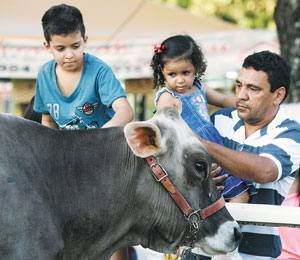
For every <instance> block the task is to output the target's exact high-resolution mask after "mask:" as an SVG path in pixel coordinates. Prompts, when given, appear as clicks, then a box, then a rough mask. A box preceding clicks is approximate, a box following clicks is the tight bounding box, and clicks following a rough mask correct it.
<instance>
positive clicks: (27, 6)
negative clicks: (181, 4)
mask: <svg viewBox="0 0 300 260" xmlns="http://www.w3.org/2000/svg"><path fill="white" fill-rule="evenodd" d="M64 2H65V3H67V4H70V5H74V6H76V7H78V8H79V9H80V10H81V12H82V14H83V18H84V22H85V25H86V32H87V35H88V36H89V40H88V44H87V51H88V52H91V53H93V54H94V55H96V56H99V57H100V58H102V59H103V60H105V61H106V62H107V63H108V64H109V65H111V66H112V67H113V69H114V70H115V73H116V74H117V76H118V77H119V78H122V79H126V78H145V77H146V78H147V77H148V78H149V77H151V72H150V67H149V62H150V58H151V55H152V51H153V49H152V46H153V45H154V44H155V43H157V42H160V41H161V40H163V39H164V38H165V37H168V36H170V35H174V34H178V33H187V34H190V35H192V36H196V35H199V34H203V33H204V34H206V33H211V32H220V31H226V30H232V29H235V28H236V27H235V26H234V25H232V24H229V23H226V22H223V21H221V20H219V19H217V18H213V17H200V16H195V15H192V14H191V13H189V12H188V11H186V10H183V9H180V8H176V7H170V6H166V5H162V4H159V3H157V2H154V1H148V0H122V1H120V0H109V1H107V0H66V1H64ZM60 3H61V1H57V0H39V1H32V0H29V1H23V0H10V1H3V2H2V3H1V8H0V24H1V25H2V26H1V27H0V78H1V77H2V78H3V77H5V78H7V77H8V78H35V77H36V75H37V71H38V69H39V67H40V65H41V64H43V63H44V62H45V61H47V60H48V59H50V58H51V56H50V55H49V53H48V52H46V51H45V50H44V49H43V47H42V42H43V40H44V39H43V32H42V26H41V17H42V15H43V14H44V12H45V11H46V10H47V9H48V8H49V7H51V6H52V5H55V4H60Z"/></svg>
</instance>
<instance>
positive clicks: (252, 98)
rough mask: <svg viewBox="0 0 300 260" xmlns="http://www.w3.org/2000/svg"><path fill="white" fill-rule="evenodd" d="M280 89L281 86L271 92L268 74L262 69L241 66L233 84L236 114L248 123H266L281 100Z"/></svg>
mask: <svg viewBox="0 0 300 260" xmlns="http://www.w3.org/2000/svg"><path fill="white" fill-rule="evenodd" d="M279 91H280V95H278V92H279ZM282 91H284V90H283V87H282V88H279V89H277V90H276V91H275V92H273V93H272V92H271V86H270V83H269V81H268V75H267V74H266V73H265V72H264V71H257V70H255V69H253V68H242V69H241V70H240V73H239V76H238V78H237V80H236V86H235V94H236V108H237V112H238V116H239V117H240V118H241V119H242V120H244V121H245V123H246V124H248V125H257V126H260V125H262V126H264V125H266V124H268V123H269V122H270V121H271V120H272V119H273V117H274V116H275V115H276V112H277V109H278V106H279V104H280V103H281V101H282V98H283V97H282V93H281V92H282ZM284 93H285V92H284Z"/></svg>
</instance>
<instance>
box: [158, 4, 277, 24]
mask: <svg viewBox="0 0 300 260" xmlns="http://www.w3.org/2000/svg"><path fill="white" fill-rule="evenodd" d="M160 2H165V3H170V4H176V5H178V6H180V7H182V8H185V9H188V10H190V11H191V12H192V13H194V14H196V15H197V14H198V15H207V16H211V15H213V16H217V17H219V18H221V19H223V20H225V21H227V22H231V23H235V24H238V25H240V26H241V27H245V28H274V27H275V24H274V20H273V13H274V8H275V4H276V0H263V1H262V0H209V1H208V0H160Z"/></svg>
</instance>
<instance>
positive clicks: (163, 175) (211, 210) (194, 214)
mask: <svg viewBox="0 0 300 260" xmlns="http://www.w3.org/2000/svg"><path fill="white" fill-rule="evenodd" d="M146 161H147V163H148V165H149V166H150V168H151V173H152V175H153V177H154V179H155V180H156V181H157V182H160V184H161V185H162V186H163V187H164V188H165V189H166V190H167V191H168V193H169V194H170V196H171V198H172V199H173V200H174V202H175V203H176V205H177V206H178V207H179V209H180V210H181V211H182V213H183V215H184V216H185V218H186V219H187V221H188V223H189V229H188V230H186V238H185V240H190V242H191V246H193V244H194V242H195V240H196V233H197V231H198V230H199V226H200V222H201V221H202V220H204V219H206V218H208V217H209V216H211V215H213V214H215V213H216V212H217V211H219V210H220V209H222V208H223V207H224V206H225V201H224V198H223V197H220V198H219V199H218V200H216V201H215V202H214V203H212V204H211V205H209V206H207V207H206V208H203V209H201V208H199V209H196V210H195V209H193V208H192V207H191V206H190V205H189V203H188V202H187V200H186V199H185V198H184V197H183V195H182V194H181V193H180V192H179V191H178V190H177V189H176V187H175V186H174V185H173V183H172V181H171V180H170V179H169V178H168V173H167V172H166V171H165V169H164V168H163V167H162V166H161V165H160V164H159V163H158V162H157V160H156V158H155V157H154V156H149V157H147V158H146Z"/></svg>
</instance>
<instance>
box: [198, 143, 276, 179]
mask: <svg viewBox="0 0 300 260" xmlns="http://www.w3.org/2000/svg"><path fill="white" fill-rule="evenodd" d="M200 140H201V142H203V143H204V145H205V146H206V148H207V150H208V153H209V154H210V155H211V156H212V158H213V160H215V161H216V162H217V163H218V164H219V165H220V166H221V167H222V168H223V169H225V170H227V171H229V172H230V173H232V174H233V175H235V176H239V177H241V178H243V179H247V180H253V181H256V182H259V183H266V182H271V181H274V180H276V178H277V176H278V169H277V166H276V164H275V163H274V162H273V161H272V160H271V159H269V158H266V157H263V156H259V155H256V154H252V153H247V152H241V151H235V150H232V149H229V148H226V147H224V146H222V145H219V144H216V143H213V142H210V141H206V140H204V139H202V138H200Z"/></svg>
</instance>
